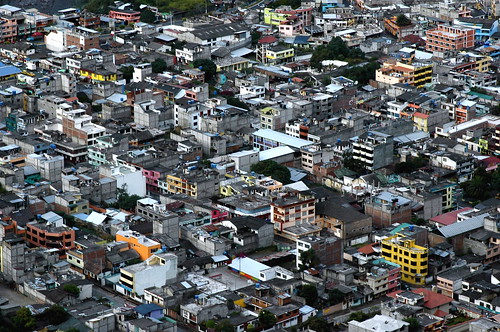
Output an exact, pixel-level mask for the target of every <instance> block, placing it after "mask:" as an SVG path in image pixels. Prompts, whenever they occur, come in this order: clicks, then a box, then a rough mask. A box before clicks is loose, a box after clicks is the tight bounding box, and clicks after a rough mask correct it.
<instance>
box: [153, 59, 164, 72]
mask: <svg viewBox="0 0 500 332" xmlns="http://www.w3.org/2000/svg"><path fill="white" fill-rule="evenodd" d="M151 67H152V70H153V73H163V72H164V71H165V70H166V69H167V63H166V62H165V60H163V59H160V58H157V59H155V60H154V61H153V62H152V63H151Z"/></svg>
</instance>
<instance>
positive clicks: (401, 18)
mask: <svg viewBox="0 0 500 332" xmlns="http://www.w3.org/2000/svg"><path fill="white" fill-rule="evenodd" d="M396 24H397V25H398V26H400V27H405V26H407V25H410V24H411V20H410V19H409V18H408V17H406V15H405V14H400V15H398V17H396Z"/></svg>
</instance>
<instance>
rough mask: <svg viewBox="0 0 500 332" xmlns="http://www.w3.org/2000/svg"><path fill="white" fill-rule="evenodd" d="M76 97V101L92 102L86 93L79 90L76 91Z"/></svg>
mask: <svg viewBox="0 0 500 332" xmlns="http://www.w3.org/2000/svg"><path fill="white" fill-rule="evenodd" d="M76 98H78V101H79V102H81V103H87V104H90V103H91V102H92V99H90V98H89V96H87V94H86V93H85V92H81V91H80V92H77V94H76Z"/></svg>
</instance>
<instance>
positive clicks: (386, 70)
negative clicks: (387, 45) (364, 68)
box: [375, 61, 432, 88]
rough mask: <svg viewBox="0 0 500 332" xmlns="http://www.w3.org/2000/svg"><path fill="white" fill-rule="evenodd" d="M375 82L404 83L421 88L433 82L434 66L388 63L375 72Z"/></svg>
mask: <svg viewBox="0 0 500 332" xmlns="http://www.w3.org/2000/svg"><path fill="white" fill-rule="evenodd" d="M375 80H376V81H377V82H379V83H384V84H388V85H394V84H398V83H403V84H409V85H413V86H416V87H417V88H421V87H423V86H424V85H425V84H426V83H430V82H432V65H431V64H416V63H414V64H407V63H402V62H399V61H398V62H396V64H394V63H390V62H386V63H384V64H383V65H382V68H380V69H377V71H376V72H375Z"/></svg>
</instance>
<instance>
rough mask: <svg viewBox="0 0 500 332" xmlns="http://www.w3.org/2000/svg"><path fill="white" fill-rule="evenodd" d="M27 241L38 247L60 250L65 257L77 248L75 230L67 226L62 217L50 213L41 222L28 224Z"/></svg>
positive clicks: (43, 216) (60, 253) (44, 215)
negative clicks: (69, 251)
mask: <svg viewBox="0 0 500 332" xmlns="http://www.w3.org/2000/svg"><path fill="white" fill-rule="evenodd" d="M26 241H27V242H28V243H29V244H30V245H32V246H36V247H44V248H51V249H58V250H59V255H60V256H64V255H65V254H66V251H67V250H70V249H73V248H74V247H75V243H74V241H75V230H74V229H72V228H71V227H68V226H66V225H65V224H64V223H63V218H62V217H61V216H59V215H57V214H55V213H53V212H48V213H46V214H43V215H42V216H41V219H40V220H38V221H33V222H29V223H28V224H26Z"/></svg>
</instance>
